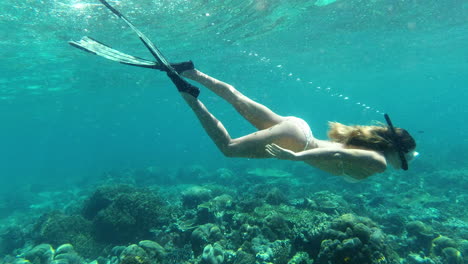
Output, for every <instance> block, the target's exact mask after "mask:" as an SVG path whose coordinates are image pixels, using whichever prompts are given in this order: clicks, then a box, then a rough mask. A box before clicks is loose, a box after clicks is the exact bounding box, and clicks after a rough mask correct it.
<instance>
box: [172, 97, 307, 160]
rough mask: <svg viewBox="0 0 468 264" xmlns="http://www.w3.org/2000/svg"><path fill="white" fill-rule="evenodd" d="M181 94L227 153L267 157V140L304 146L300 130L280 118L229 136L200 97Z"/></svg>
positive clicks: (208, 132)
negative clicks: (275, 121) (260, 127)
mask: <svg viewBox="0 0 468 264" xmlns="http://www.w3.org/2000/svg"><path fill="white" fill-rule="evenodd" d="M181 95H182V97H183V98H184V99H185V101H186V102H187V104H188V105H189V106H190V107H191V108H192V110H193V112H194V113H195V114H196V115H197V117H198V119H199V120H200V123H201V124H202V126H203V128H204V129H205V131H206V133H207V134H208V136H210V138H211V139H212V140H213V142H214V143H215V144H216V146H217V147H218V149H219V150H221V152H222V153H223V154H224V155H225V156H227V157H247V158H267V157H270V155H268V153H267V152H266V151H265V145H266V144H270V143H276V144H278V145H280V146H282V147H286V148H288V149H291V150H295V151H300V150H302V148H303V147H304V146H303V141H304V139H303V137H304V135H303V133H302V131H301V130H300V129H298V128H297V127H296V126H295V125H293V124H291V122H282V123H279V124H277V125H274V126H272V127H270V128H268V129H264V130H260V131H257V132H255V133H253V134H250V135H246V136H243V137H240V138H236V139H232V138H231V136H230V135H229V133H228V132H227V130H226V128H225V127H224V126H223V124H222V123H221V122H220V121H219V120H218V119H216V117H215V116H214V115H212V114H211V113H210V112H209V111H208V109H207V108H206V107H205V106H204V105H203V103H202V102H201V101H200V100H198V99H197V98H195V97H193V96H191V95H190V94H188V93H184V92H182V93H181Z"/></svg>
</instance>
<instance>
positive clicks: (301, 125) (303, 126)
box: [287, 116, 314, 150]
mask: <svg viewBox="0 0 468 264" xmlns="http://www.w3.org/2000/svg"><path fill="white" fill-rule="evenodd" d="M287 120H288V121H292V122H294V123H295V124H296V125H297V126H298V127H299V128H300V129H301V130H302V133H304V136H305V138H306V142H305V147H304V150H306V149H307V148H308V147H309V145H310V143H311V142H312V139H313V138H314V137H313V136H312V130H310V127H309V125H308V124H307V122H306V121H304V120H303V119H301V118H298V117H295V116H289V117H287Z"/></svg>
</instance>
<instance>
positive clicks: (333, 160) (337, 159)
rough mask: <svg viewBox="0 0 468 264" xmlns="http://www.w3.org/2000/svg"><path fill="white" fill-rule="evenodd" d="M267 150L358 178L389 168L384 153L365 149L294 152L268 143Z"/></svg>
mask: <svg viewBox="0 0 468 264" xmlns="http://www.w3.org/2000/svg"><path fill="white" fill-rule="evenodd" d="M266 151H267V152H268V153H269V154H270V155H271V156H272V157H275V158H278V159H286V160H295V161H304V162H306V163H308V164H310V165H312V166H314V167H317V168H319V169H322V170H325V171H327V172H330V173H332V174H335V175H348V176H351V177H353V178H356V179H363V178H366V177H368V176H370V175H372V174H375V173H381V172H383V171H385V170H386V168H387V162H386V160H385V157H384V156H383V155H382V154H380V153H377V152H375V151H369V150H363V149H340V148H315V149H310V150H306V151H301V152H293V151H290V150H288V149H284V148H281V147H280V146H278V145H276V144H268V145H266Z"/></svg>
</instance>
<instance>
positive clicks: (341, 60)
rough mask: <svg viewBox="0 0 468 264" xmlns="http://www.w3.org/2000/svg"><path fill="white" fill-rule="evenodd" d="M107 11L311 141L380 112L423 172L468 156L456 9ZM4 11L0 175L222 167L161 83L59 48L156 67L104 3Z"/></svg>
mask: <svg viewBox="0 0 468 264" xmlns="http://www.w3.org/2000/svg"><path fill="white" fill-rule="evenodd" d="M114 4H117V7H118V8H120V9H121V10H122V12H123V13H125V14H126V15H127V16H128V17H129V19H130V20H133V21H134V24H135V25H136V26H137V27H138V28H140V30H142V31H143V32H144V33H146V34H147V35H148V36H149V37H150V38H151V39H152V40H153V41H154V42H155V43H156V44H157V45H158V46H159V47H160V48H161V50H162V51H163V53H165V55H166V56H167V57H168V58H169V59H170V60H173V61H181V60H187V59H192V60H194V62H195V63H196V66H197V67H198V68H200V69H201V70H203V71H205V72H207V73H209V74H211V75H213V76H215V77H217V78H219V79H222V80H225V81H226V82H229V83H232V84H234V85H236V87H238V89H240V90H241V91H242V92H244V93H245V94H246V95H248V96H250V97H252V98H255V99H257V100H259V101H260V102H262V103H264V104H266V105H267V106H269V107H271V108H273V109H274V110H275V111H277V112H279V113H280V114H284V115H297V116H300V117H302V118H304V119H305V120H307V121H308V122H310V124H311V126H312V129H313V131H314V133H315V134H316V135H318V136H319V137H324V136H325V132H326V122H327V121H328V120H336V121H340V122H343V123H350V124H369V123H370V122H371V121H372V120H378V121H383V120H382V117H381V115H379V114H377V113H376V112H375V111H374V109H375V110H377V111H381V112H388V113H389V114H390V115H391V117H393V119H394V122H395V123H396V125H398V126H401V127H405V128H407V129H408V130H409V131H411V132H412V133H413V134H414V135H415V137H416V138H417V140H418V145H419V146H420V147H419V148H420V149H421V150H422V151H421V152H422V153H423V155H422V157H423V160H424V162H428V163H434V162H437V163H441V165H443V164H445V163H451V162H453V160H454V159H455V160H456V159H458V158H461V157H460V156H461V155H463V153H464V152H463V151H461V149H466V145H467V142H466V139H465V136H464V135H465V133H464V129H463V127H464V114H465V113H466V107H465V98H466V93H467V92H466V83H467V78H468V75H467V74H466V69H467V63H468V62H467V55H468V54H467V53H468V50H467V49H466V43H467V41H466V40H467V35H468V34H467V30H468V29H467V9H468V6H467V4H466V2H464V1H443V2H441V1H424V2H422V1H373V2H367V1H338V2H336V3H331V4H329V5H325V6H317V5H315V4H314V2H313V1H309V2H307V3H304V2H302V1H276V2H271V1H260V0H259V1H228V2H223V3H218V2H216V1H213V2H209V1H190V2H187V1H152V2H144V3H143V2H136V1H135V2H130V1H123V2H114ZM0 8H1V10H3V12H2V19H1V22H0V23H1V24H0V27H1V29H2V30H1V32H2V33H1V34H2V50H1V52H2V60H1V62H0V63H1V65H2V67H1V68H2V73H1V76H0V84H1V86H0V99H1V101H0V102H1V104H0V107H1V112H2V113H3V114H2V115H1V116H2V117H1V120H0V121H1V123H2V124H3V125H4V126H3V129H2V130H1V131H0V138H1V140H2V141H1V142H2V146H4V147H2V148H1V150H0V160H2V162H1V163H0V172H1V175H5V176H6V175H8V176H6V178H11V177H14V178H15V179H16V180H18V181H21V179H25V178H30V179H33V180H34V179H38V178H42V177H47V176H46V175H54V174H57V175H62V174H63V173H67V174H75V175H76V176H77V177H79V175H83V174H93V173H95V172H96V171H99V170H100V169H104V168H115V167H121V166H145V165H148V164H153V163H160V162H161V163H163V164H171V166H179V165H181V164H184V163H185V162H190V163H199V162H201V163H204V164H206V165H209V164H211V163H213V164H219V163H221V164H224V163H229V162H230V161H226V159H225V158H224V157H222V156H221V155H219V153H218V151H217V150H216V149H215V148H214V146H213V144H212V143H211V142H210V140H209V139H208V137H207V136H206V135H205V134H204V132H203V131H202V129H201V128H200V126H199V125H198V124H197V121H196V120H195V119H194V116H193V115H192V114H191V113H189V110H188V109H187V107H186V106H185V105H184V104H183V102H182V100H181V99H180V98H179V97H178V95H177V93H175V92H174V88H173V87H172V86H171V84H170V83H169V82H168V81H167V79H166V77H165V76H164V75H163V74H160V73H159V72H153V71H150V70H144V69H139V68H132V67H125V66H123V65H120V64H116V63H112V62H109V61H106V60H104V59H101V58H97V57H93V56H90V55H88V54H85V53H83V52H80V51H78V50H75V49H73V48H72V47H70V46H69V45H68V44H67V41H69V40H78V39H80V38H81V37H82V36H83V35H88V36H91V37H94V38H96V39H98V40H100V41H102V42H104V43H106V44H109V45H111V46H112V47H114V48H117V49H121V50H122V51H124V52H128V53H130V54H135V55H139V56H142V57H146V58H151V56H150V54H148V52H147V51H146V49H145V48H144V47H143V46H142V44H141V43H140V42H139V40H138V39H137V37H135V35H134V33H133V32H131V31H130V30H129V28H127V27H126V25H125V24H123V23H122V21H119V20H118V19H117V18H116V17H114V16H113V15H112V14H111V13H110V12H109V11H107V10H105V9H104V8H103V7H102V6H101V5H100V4H99V3H98V2H97V1H96V2H93V1H88V2H84V1H53V2H34V1H8V2H5V3H2V4H1V6H0ZM280 65H281V68H279V66H280ZM289 74H291V75H292V76H289ZM298 80H300V81H298ZM309 82H312V84H309ZM316 87H321V88H322V89H325V88H328V87H329V88H331V90H330V92H329V93H327V92H318V91H317V88H316ZM334 94H336V95H338V96H339V95H343V96H345V97H349V99H348V100H344V99H343V98H344V97H337V96H335V97H332V96H330V95H334ZM200 98H201V100H202V101H204V102H205V103H206V104H207V105H208V107H209V108H210V109H211V110H212V111H213V112H214V113H216V115H217V116H219V119H220V120H221V121H224V123H225V125H226V126H227V127H228V129H229V130H230V131H231V134H232V135H233V136H240V135H243V134H244V133H248V132H251V131H252V128H251V127H249V125H248V124H246V122H244V121H243V120H242V119H241V118H239V117H238V115H237V114H236V113H235V112H234V111H232V110H231V109H230V107H229V106H228V105H226V104H225V103H223V102H220V100H219V99H217V98H214V96H213V95H212V94H210V93H209V92H208V91H206V90H203V91H202V94H201V97H200ZM357 103H362V104H365V105H367V106H369V107H371V109H370V110H368V111H367V110H365V107H361V106H360V105H357ZM419 131H424V133H423V134H421V133H418V132H419ZM454 139H457V140H454ZM454 151H455V152H456V153H458V154H457V155H456V156H455V157H454V156H453V155H450V153H453V152H454ZM207 159H209V162H207ZM415 166H416V167H420V166H424V165H423V162H419V163H416V164H415ZM28 180H29V179H28Z"/></svg>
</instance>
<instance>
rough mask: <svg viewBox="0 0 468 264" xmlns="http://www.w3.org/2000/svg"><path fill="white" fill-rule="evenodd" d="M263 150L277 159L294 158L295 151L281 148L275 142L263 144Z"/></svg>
mask: <svg viewBox="0 0 468 264" xmlns="http://www.w3.org/2000/svg"><path fill="white" fill-rule="evenodd" d="M265 151H266V152H267V153H268V154H270V155H271V156H272V157H275V158H277V159H283V160H294V159H295V158H296V153H294V152H293V151H291V150H289V149H285V148H282V147H280V146H278V145H276V144H267V145H266V146H265Z"/></svg>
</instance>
